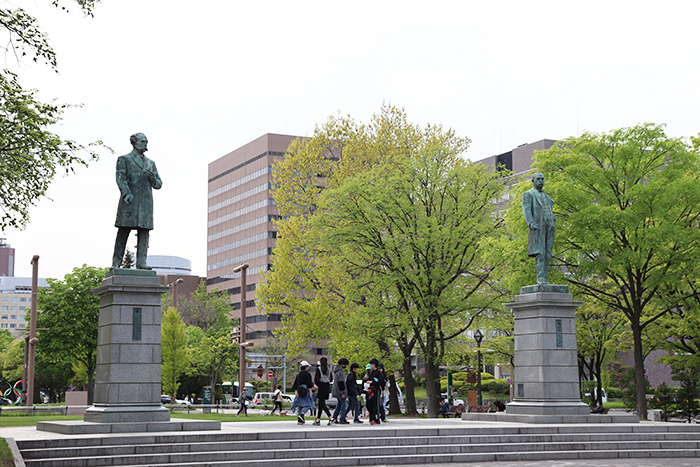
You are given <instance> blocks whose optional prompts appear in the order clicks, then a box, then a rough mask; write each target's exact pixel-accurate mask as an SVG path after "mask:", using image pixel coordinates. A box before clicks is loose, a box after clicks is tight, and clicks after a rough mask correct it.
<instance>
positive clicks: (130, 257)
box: [120, 248, 134, 269]
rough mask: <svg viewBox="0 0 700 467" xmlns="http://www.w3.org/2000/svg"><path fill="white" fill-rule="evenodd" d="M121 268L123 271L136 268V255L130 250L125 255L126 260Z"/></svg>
mask: <svg viewBox="0 0 700 467" xmlns="http://www.w3.org/2000/svg"><path fill="white" fill-rule="evenodd" d="M120 267H121V268H122V269H132V268H133V267H134V254H133V253H132V252H131V251H129V249H128V248H127V249H126V253H124V259H123V260H122V264H121V266H120Z"/></svg>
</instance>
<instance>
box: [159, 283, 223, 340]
mask: <svg viewBox="0 0 700 467" xmlns="http://www.w3.org/2000/svg"><path fill="white" fill-rule="evenodd" d="M171 293H172V291H171V292H169V293H167V294H165V295H164V296H163V300H162V303H163V306H164V307H167V306H168V305H167V304H168V303H170V301H171V300H172V296H171V295H170V294H171ZM177 308H178V310H177V311H178V313H179V314H180V316H181V317H182V319H183V321H184V322H185V325H187V326H196V327H198V328H200V329H202V330H203V331H204V332H205V333H207V332H209V331H210V330H214V331H220V330H222V329H228V330H230V329H229V328H230V327H231V317H230V315H229V312H230V310H231V304H230V303H229V301H228V296H226V295H224V294H221V293H220V292H219V288H218V287H217V288H216V289H214V290H212V291H207V286H206V285H205V283H204V281H203V280H202V281H201V282H200V283H199V285H198V286H197V290H195V291H194V292H193V293H192V294H191V295H190V296H189V297H187V298H185V299H181V300H179V302H178V307H177Z"/></svg>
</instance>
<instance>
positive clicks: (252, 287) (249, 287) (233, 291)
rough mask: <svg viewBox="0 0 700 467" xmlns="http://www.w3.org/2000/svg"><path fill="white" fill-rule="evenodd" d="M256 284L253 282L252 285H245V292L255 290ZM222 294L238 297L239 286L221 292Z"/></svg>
mask: <svg viewBox="0 0 700 467" xmlns="http://www.w3.org/2000/svg"><path fill="white" fill-rule="evenodd" d="M257 285H258V284H257V283H256V282H253V283H252V284H246V286H245V290H246V292H254V291H255V289H257V288H258V287H257ZM222 292H224V293H227V294H229V295H238V294H239V293H241V286H240V285H239V286H238V287H231V288H230V289H226V290H222Z"/></svg>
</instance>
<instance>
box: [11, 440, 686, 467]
mask: <svg viewBox="0 0 700 467" xmlns="http://www.w3.org/2000/svg"><path fill="white" fill-rule="evenodd" d="M362 441H365V440H362ZM170 447H171V448H173V447H174V446H170ZM261 448H262V449H261ZM645 450H646V451H648V450H666V451H670V452H674V451H684V450H689V451H700V440H695V441H691V440H677V441H669V440H661V441H650V440H646V441H628V440H623V441H596V442H583V441H579V442H551V443H507V442H503V443H487V444H433V445H428V444H416V445H398V446H385V445H384V446H381V445H376V444H375V443H372V445H367V443H362V444H360V443H358V444H357V445H355V446H351V447H334V448H327V447H323V446H320V445H319V446H317V447H315V448H311V449H308V448H294V449H286V450H282V449H274V448H269V447H267V448H266V447H265V446H263V445H261V446H259V448H257V449H256V448H252V449H249V450H242V449H241V450H234V451H230V450H218V451H189V452H173V451H172V450H171V451H170V452H163V453H158V454H125V453H123V452H120V449H116V450H115V451H114V452H112V453H108V452H104V453H103V454H102V455H96V456H84V457H78V456H71V457H50V458H43V459H30V458H29V456H28V455H27V453H24V452H23V453H22V454H23V457H24V458H25V463H26V465H27V467H30V466H41V467H44V466H46V467H48V466H51V467H96V466H114V465H141V464H144V465H154V464H168V463H171V464H172V463H176V464H177V463H193V462H202V463H211V462H223V461H245V460H258V461H259V460H268V461H269V460H280V459H286V460H291V459H302V458H307V459H311V458H326V457H329V456H333V457H336V456H337V457H343V458H357V457H365V456H368V457H369V458H373V459H377V460H379V459H385V462H383V463H386V461H388V460H391V459H393V458H396V457H400V456H409V458H410V457H420V458H424V457H426V456H432V455H436V454H440V455H447V454H449V455H461V454H494V453H499V454H505V453H514V454H518V455H519V454H523V453H527V452H531V451H537V452H550V451H551V452H581V451H600V452H613V453H617V452H631V451H645ZM414 463H415V462H414Z"/></svg>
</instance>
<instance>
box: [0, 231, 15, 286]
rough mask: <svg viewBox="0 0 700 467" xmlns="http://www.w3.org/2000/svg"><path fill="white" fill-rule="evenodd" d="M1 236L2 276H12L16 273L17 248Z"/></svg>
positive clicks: (0, 268)
mask: <svg viewBox="0 0 700 467" xmlns="http://www.w3.org/2000/svg"><path fill="white" fill-rule="evenodd" d="M5 240H7V239H5V238H0V276H8V277H12V276H14V275H15V249H14V248H11V247H10V245H9V244H8V243H7V242H6V241H5Z"/></svg>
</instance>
